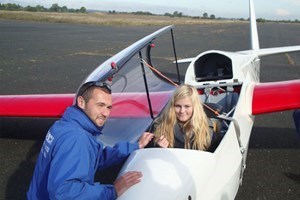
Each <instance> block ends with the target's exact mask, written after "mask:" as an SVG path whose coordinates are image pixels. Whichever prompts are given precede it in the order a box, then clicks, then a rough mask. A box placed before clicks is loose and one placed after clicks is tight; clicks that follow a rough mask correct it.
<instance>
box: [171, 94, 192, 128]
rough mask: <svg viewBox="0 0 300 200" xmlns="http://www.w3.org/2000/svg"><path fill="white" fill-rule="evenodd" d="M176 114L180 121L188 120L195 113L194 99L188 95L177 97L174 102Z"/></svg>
mask: <svg viewBox="0 0 300 200" xmlns="http://www.w3.org/2000/svg"><path fill="white" fill-rule="evenodd" d="M174 107H175V114H176V117H177V120H178V121H179V122H182V123H185V122H187V121H188V120H189V119H190V118H191V117H192V115H193V110H194V109H193V105H192V100H191V99H190V98H188V97H184V98H182V99H177V100H176V101H175V103H174Z"/></svg>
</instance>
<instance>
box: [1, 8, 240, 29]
mask: <svg viewBox="0 0 300 200" xmlns="http://www.w3.org/2000/svg"><path fill="white" fill-rule="evenodd" d="M0 19H14V20H26V21H42V22H51V23H74V24H91V25H110V26H152V25H169V24H174V25H187V24H212V23H214V24H218V23H222V24H223V23H242V21H237V20H209V19H196V18H190V17H166V16H150V15H133V14H109V13H103V12H95V13H54V12H26V11H3V10H1V11H0Z"/></svg>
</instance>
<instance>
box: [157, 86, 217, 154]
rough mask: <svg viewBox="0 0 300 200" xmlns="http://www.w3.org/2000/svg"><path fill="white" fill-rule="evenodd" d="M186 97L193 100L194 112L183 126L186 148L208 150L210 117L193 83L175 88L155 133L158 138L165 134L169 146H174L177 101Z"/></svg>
mask: <svg viewBox="0 0 300 200" xmlns="http://www.w3.org/2000/svg"><path fill="white" fill-rule="evenodd" d="M186 97H188V98H190V99H191V101H192V106H193V114H192V117H191V118H190V119H189V120H188V121H187V122H185V124H183V126H182V128H183V132H184V133H185V148H186V149H198V150H207V149H208V148H209V146H210V141H211V136H210V132H209V125H208V119H207V116H206V114H205V112H204V109H203V105H202V103H201V102H200V99H199V95H198V92H197V90H196V88H195V87H193V86H191V85H187V84H185V85H181V86H179V87H178V88H177V89H176V90H175V92H174V94H173V96H172V98H171V100H170V101H169V102H168V104H167V106H166V109H165V110H164V112H163V113H162V115H161V116H160V117H159V118H158V119H157V120H156V124H157V126H156V127H155V131H154V135H155V136H156V138H159V137H160V136H162V135H163V136H164V137H165V138H166V139H167V140H168V141H169V147H174V140H175V139H174V126H175V124H176V123H178V122H177V118H176V114H175V101H177V100H178V99H183V98H186ZM190 140H192V141H191V144H192V146H190Z"/></svg>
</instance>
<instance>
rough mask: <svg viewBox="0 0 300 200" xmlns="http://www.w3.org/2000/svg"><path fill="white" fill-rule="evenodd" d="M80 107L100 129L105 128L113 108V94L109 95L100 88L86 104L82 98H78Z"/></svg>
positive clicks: (95, 90) (96, 89)
mask: <svg viewBox="0 0 300 200" xmlns="http://www.w3.org/2000/svg"><path fill="white" fill-rule="evenodd" d="M78 106H79V107H80V108H81V109H82V110H83V111H84V112H85V113H86V114H87V116H89V118H90V119H91V120H92V121H93V122H94V123H95V124H96V125H97V126H99V127H101V126H103V125H104V124H105V122H106V120H107V118H108V116H109V114H110V110H111V108H112V97H111V94H107V93H105V92H104V91H102V90H101V89H100V88H95V89H93V91H92V95H91V98H90V100H89V101H88V102H86V101H85V100H84V99H83V98H82V96H79V97H78Z"/></svg>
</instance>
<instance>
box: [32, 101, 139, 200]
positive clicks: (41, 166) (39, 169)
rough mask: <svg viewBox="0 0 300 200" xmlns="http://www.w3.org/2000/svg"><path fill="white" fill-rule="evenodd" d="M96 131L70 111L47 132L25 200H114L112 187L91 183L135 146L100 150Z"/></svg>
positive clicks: (82, 116) (125, 144)
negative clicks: (97, 175)
mask: <svg viewBox="0 0 300 200" xmlns="http://www.w3.org/2000/svg"><path fill="white" fill-rule="evenodd" d="M101 129H102V128H99V127H97V126H96V125H95V124H94V123H93V122H92V121H91V120H90V119H89V118H88V117H87V115H85V113H83V112H82V111H81V110H80V109H79V108H77V107H75V106H74V107H69V108H68V109H67V110H66V112H65V113H64V115H63V117H62V118H61V119H60V120H58V121H57V122H55V124H54V125H53V126H52V127H51V128H50V130H49V131H48V133H47V135H46V138H45V140H44V143H43V146H42V148H41V151H40V154H39V157H38V160H37V163H36V166H35V169H34V174H33V177H32V180H31V184H30V186H29V190H28V192H27V198H28V199H43V200H44V199H101V200H104V199H107V200H109V199H116V198H117V194H116V191H115V188H114V186H113V185H103V184H100V183H99V182H96V183H95V182H94V175H95V173H96V170H97V169H100V170H101V169H103V168H106V167H109V166H112V165H115V164H118V163H120V162H122V161H124V160H125V159H126V158H127V157H128V155H129V154H130V153H131V152H133V151H134V150H136V149H138V143H134V144H130V143H128V142H120V143H118V144H116V145H115V146H114V147H105V148H104V147H103V144H102V143H101V142H100V141H99V140H97V136H98V135H99V134H101Z"/></svg>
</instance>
